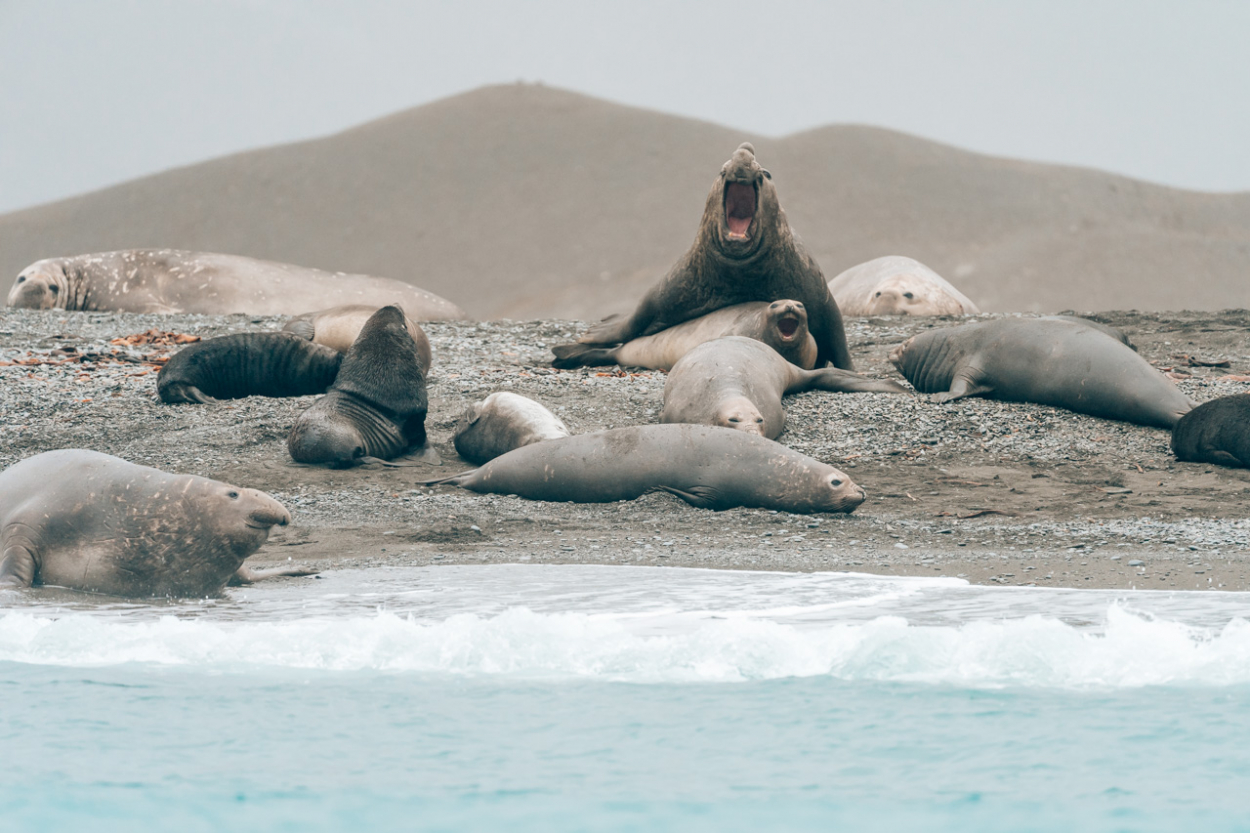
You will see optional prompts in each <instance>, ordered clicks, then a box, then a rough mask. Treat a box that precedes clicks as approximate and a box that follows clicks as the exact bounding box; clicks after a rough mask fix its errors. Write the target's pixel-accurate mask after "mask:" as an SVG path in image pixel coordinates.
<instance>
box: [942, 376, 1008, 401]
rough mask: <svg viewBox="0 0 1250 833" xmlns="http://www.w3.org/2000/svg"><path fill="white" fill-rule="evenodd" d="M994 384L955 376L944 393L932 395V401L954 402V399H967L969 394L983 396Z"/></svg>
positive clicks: (990, 391) (991, 389) (992, 389)
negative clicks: (949, 387)
mask: <svg viewBox="0 0 1250 833" xmlns="http://www.w3.org/2000/svg"><path fill="white" fill-rule="evenodd" d="M993 392H994V386H993V385H986V384H982V383H981V382H977V381H974V380H972V379H969V378H968V377H966V376H956V377H955V378H954V380H953V381H952V382H951V389H950V390H948V391H946V392H945V393H937V394H934V395H933V401H934V402H954V401H955V400H956V399H967V398H968V397H969V396H985V395H986V394H987V393H993Z"/></svg>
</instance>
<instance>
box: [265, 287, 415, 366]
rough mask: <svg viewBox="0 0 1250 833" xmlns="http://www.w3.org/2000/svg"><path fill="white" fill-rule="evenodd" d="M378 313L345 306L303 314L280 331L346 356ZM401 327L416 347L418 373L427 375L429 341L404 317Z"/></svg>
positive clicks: (362, 306) (361, 306)
mask: <svg viewBox="0 0 1250 833" xmlns="http://www.w3.org/2000/svg"><path fill="white" fill-rule="evenodd" d="M378 309H379V308H378V307H376V306H369V305H368V304H344V305H343V306H341V307H331V308H330V309H323V310H318V311H316V312H306V313H304V314H303V315H297V316H295V317H294V318H292V319H291V320H290V321H288V322H286V324H285V325H283V327H282V331H283V332H285V333H293V334H294V335H297V336H299V337H300V338H304V339H308V340H309V341H311V342H314V343H316V344H323V345H325V346H326V347H329V348H330V349H332V350H337V351H339V352H340V353H346V352H347V350H348V348H350V347H351V346H352V345H353V344H355V342H356V338H357V337H358V336H359V335H360V331H361V329H362V328H363V327H364V326H365V322H366V321H368V320H369V316H371V315H373V314H374V313H375V312H377V311H378ZM404 323H405V325H406V326H407V327H408V334H409V335H411V336H412V340H413V341H415V342H416V343H417V354H418V355H419V356H420V357H421V369H422V370H424V371H425V372H427V373H428V372H429V371H430V361H431V358H432V356H431V354H430V340H429V339H428V338H426V336H425V330H423V329H421V325H420V324H418V323H417V322H416V321H413V320H412V319H411V318H409V317H408V316H407V315H405V316H404Z"/></svg>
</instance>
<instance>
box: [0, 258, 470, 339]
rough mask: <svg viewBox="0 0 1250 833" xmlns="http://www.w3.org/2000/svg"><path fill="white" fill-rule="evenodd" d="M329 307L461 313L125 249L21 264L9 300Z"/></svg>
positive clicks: (384, 282)
mask: <svg viewBox="0 0 1250 833" xmlns="http://www.w3.org/2000/svg"><path fill="white" fill-rule="evenodd" d="M327 303H331V304H372V305H375V306H380V305H382V304H396V303H397V304H399V305H400V306H402V307H403V308H404V310H405V311H406V312H407V313H408V314H409V315H411V316H412V317H413V318H416V319H417V320H420V321H443V320H451V319H460V318H464V317H465V315H464V312H463V311H462V310H461V309H460V308H459V307H457V306H456V305H455V304H453V303H451V302H450V301H448V300H446V299H444V298H440V297H438V296H437V295H435V294H434V293H432V292H426V291H425V290H424V289H418V288H417V287H415V286H410V285H409V284H406V283H404V282H402V281H397V280H392V279H390V278H378V277H374V276H372V275H352V274H347V273H344V272H325V271H322V270H320V269H310V268H307V267H303V266H294V265H292V264H289V263H276V262H274V261H269V260H256V259H255V258H250V257H240V256H239V255H223V254H215V253H213V252H187V251H181V250H179V249H126V250H122V251H117V252H100V253H97V254H85V255H76V256H74V257H55V258H48V259H46V260H40V261H36V262H35V263H32V264H31V265H30V266H27V267H26V268H25V269H23V270H22V271H21V272H20V273H19V274H18V276H17V278H16V280H15V281H14V283H13V288H12V289H10V290H9V296H8V305H9V306H11V307H22V308H25V309H65V310H86V311H102V312H156V313H183V312H189V313H201V314H205V315H225V314H229V313H247V314H250V315H298V314H301V313H304V312H307V311H308V310H309V309H311V308H317V307H324V306H325V305H326V304H327Z"/></svg>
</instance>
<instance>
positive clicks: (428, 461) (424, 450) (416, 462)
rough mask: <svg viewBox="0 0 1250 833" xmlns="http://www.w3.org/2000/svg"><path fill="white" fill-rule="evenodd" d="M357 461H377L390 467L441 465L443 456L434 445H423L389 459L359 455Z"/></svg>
mask: <svg viewBox="0 0 1250 833" xmlns="http://www.w3.org/2000/svg"><path fill="white" fill-rule="evenodd" d="M359 462H360V464H361V465H368V464H369V463H377V464H379V465H382V466H390V467H391V468H402V467H404V466H441V465H442V464H443V458H442V457H440V456H439V454H438V451H437V450H436V449H435V448H434V446H432V445H424V446H422V447H421V448H417V449H413V450H412V451H409V452H408V453H407V454H401V455H400V456H398V457H393V458H391V459H390V460H383V459H382V458H381V457H361V458H360V461H359Z"/></svg>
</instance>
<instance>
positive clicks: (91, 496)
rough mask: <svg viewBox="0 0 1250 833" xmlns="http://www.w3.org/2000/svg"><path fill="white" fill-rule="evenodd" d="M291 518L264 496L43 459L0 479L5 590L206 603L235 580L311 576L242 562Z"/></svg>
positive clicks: (82, 458) (106, 464)
mask: <svg viewBox="0 0 1250 833" xmlns="http://www.w3.org/2000/svg"><path fill="white" fill-rule="evenodd" d="M290 521H291V515H290V513H289V512H287V510H286V508H285V507H283V505H282V504H281V503H278V501H276V500H274V499H273V498H271V497H270V496H269V495H267V494H265V493H264V492H258V491H256V490H255V489H240V488H238V487H236V486H231V485H230V484H228V483H222V482H220V481H217V480H209V479H208V478H206V477H196V476H195V475H190V474H170V473H168V472H164V471H161V470H160V469H153V468H148V467H147V466H139V465H135V464H134V463H128V462H126V461H125V460H122V459H120V458H117V457H112V456H109V455H108V454H101V453H99V452H97V451H84V450H82V449H64V450H61V451H46V452H44V453H43V454H37V455H35V456H34V457H28V458H26V459H25V460H23V461H21V462H20V463H17V464H15V465H12V466H10V467H9V468H7V469H5V470H4V471H3V472H0V536H2V538H3V547H4V550H3V551H4V556H3V560H2V561H0V588H3V587H5V586H8V587H29V586H31V585H33V584H45V585H57V586H60V587H70V588H74V589H77V590H89V591H92V592H96V593H109V594H112V595H117V596H176V597H188V596H190V597H203V596H211V595H215V594H217V593H219V592H221V589H222V588H223V587H225V586H226V583H227V582H228V581H234V582H238V583H249V582H252V581H256V580H258V579H262V578H269V577H271V576H276V575H310V574H311V573H313V572H315V571H312V570H307V569H303V568H295V569H278V570H266V571H253V570H249V569H248V568H247V567H245V566H244V564H243V562H244V560H245V559H246V558H247V557H248V556H249V555H251V554H252V553H254V552H256V550H257V549H259V548H260V546H261V545H262V544H264V543H265V541H266V540H267V539H268V538H269V530H270V528H271V527H273V526H275V525H276V526H286V525H287V524H288V523H290Z"/></svg>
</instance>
